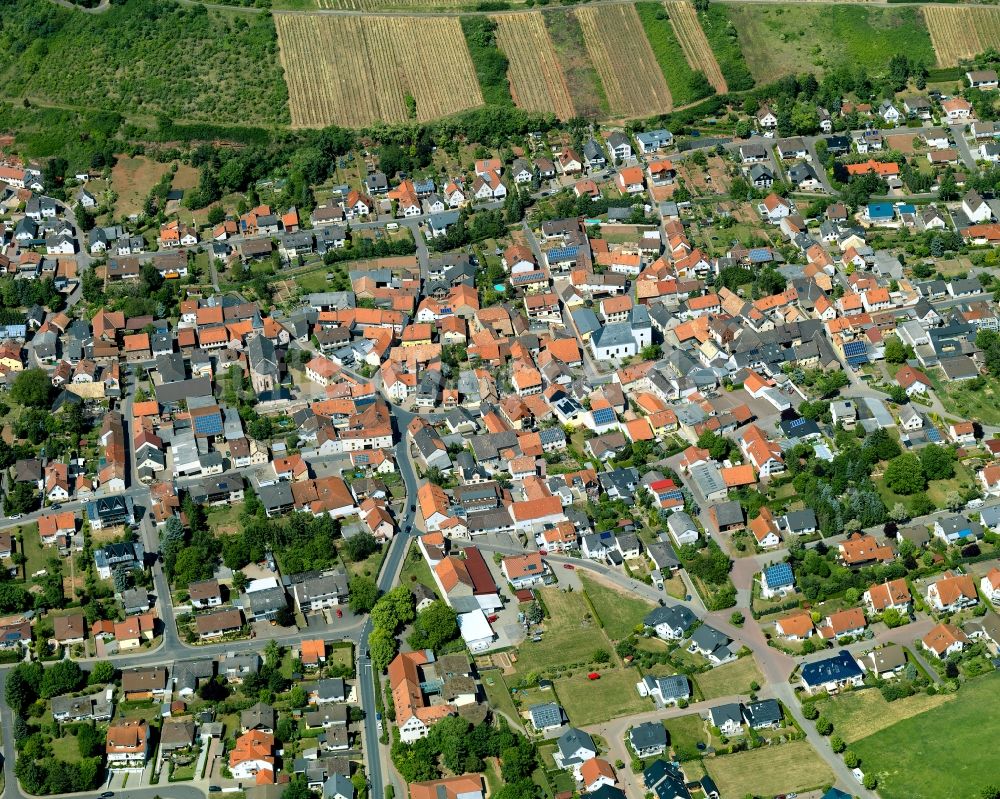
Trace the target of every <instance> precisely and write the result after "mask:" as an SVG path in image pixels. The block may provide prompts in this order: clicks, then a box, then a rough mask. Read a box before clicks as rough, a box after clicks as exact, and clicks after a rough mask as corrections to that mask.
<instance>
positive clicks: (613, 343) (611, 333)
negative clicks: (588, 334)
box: [593, 317, 648, 347]
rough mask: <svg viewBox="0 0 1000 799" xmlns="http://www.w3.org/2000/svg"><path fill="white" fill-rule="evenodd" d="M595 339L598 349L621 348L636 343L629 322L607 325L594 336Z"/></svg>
mask: <svg viewBox="0 0 1000 799" xmlns="http://www.w3.org/2000/svg"><path fill="white" fill-rule="evenodd" d="M647 318H648V317H647ZM593 339H594V343H595V344H596V345H597V346H598V347H621V346H624V345H626V344H634V343H635V339H634V338H633V337H632V325H631V324H629V323H628V322H615V323H613V324H610V325H605V326H604V327H603V328H601V329H600V330H598V331H597V332H596V333H594V334H593Z"/></svg>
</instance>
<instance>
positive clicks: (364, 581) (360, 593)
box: [348, 575, 378, 613]
mask: <svg viewBox="0 0 1000 799" xmlns="http://www.w3.org/2000/svg"><path fill="white" fill-rule="evenodd" d="M377 600H378V585H377V584H376V583H375V581H374V580H373V579H372V578H371V577H365V576H364V575H357V576H356V577H352V578H351V581H350V582H349V583H348V605H349V606H350V608H351V612H352V613H367V612H368V611H370V610H371V609H372V608H373V607H374V605H375V602H376V601H377Z"/></svg>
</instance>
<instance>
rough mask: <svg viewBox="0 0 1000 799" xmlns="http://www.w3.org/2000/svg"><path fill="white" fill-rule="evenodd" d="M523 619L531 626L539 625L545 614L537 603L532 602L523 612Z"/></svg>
mask: <svg viewBox="0 0 1000 799" xmlns="http://www.w3.org/2000/svg"><path fill="white" fill-rule="evenodd" d="M524 617H525V618H526V619H527V620H528V621H529V622H531V623H532V624H539V623H540V622H541V621H542V619H543V618H545V614H544V613H543V612H542V606H541V605H539V604H538V603H537V602H532V603H531V604H530V605H528V607H527V609H526V610H525V611H524Z"/></svg>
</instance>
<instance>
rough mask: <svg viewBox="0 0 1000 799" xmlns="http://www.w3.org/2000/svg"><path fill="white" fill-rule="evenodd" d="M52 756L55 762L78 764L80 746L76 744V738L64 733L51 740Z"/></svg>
mask: <svg viewBox="0 0 1000 799" xmlns="http://www.w3.org/2000/svg"><path fill="white" fill-rule="evenodd" d="M52 754H53V755H55V758H56V760H62V761H63V762H64V763H78V762H80V760H81V758H80V745H79V744H78V743H77V742H76V736H75V735H70V734H69V733H66V734H65V735H63V736H61V737H59V738H54V739H53V740H52Z"/></svg>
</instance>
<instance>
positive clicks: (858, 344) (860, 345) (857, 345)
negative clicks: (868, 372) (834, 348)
mask: <svg viewBox="0 0 1000 799" xmlns="http://www.w3.org/2000/svg"><path fill="white" fill-rule="evenodd" d="M866 351H867V347H866V346H865V343H864V342H863V341H848V342H847V343H846V344H845V345H844V355H847V356H848V357H851V356H854V355H864V354H865V352H866Z"/></svg>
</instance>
